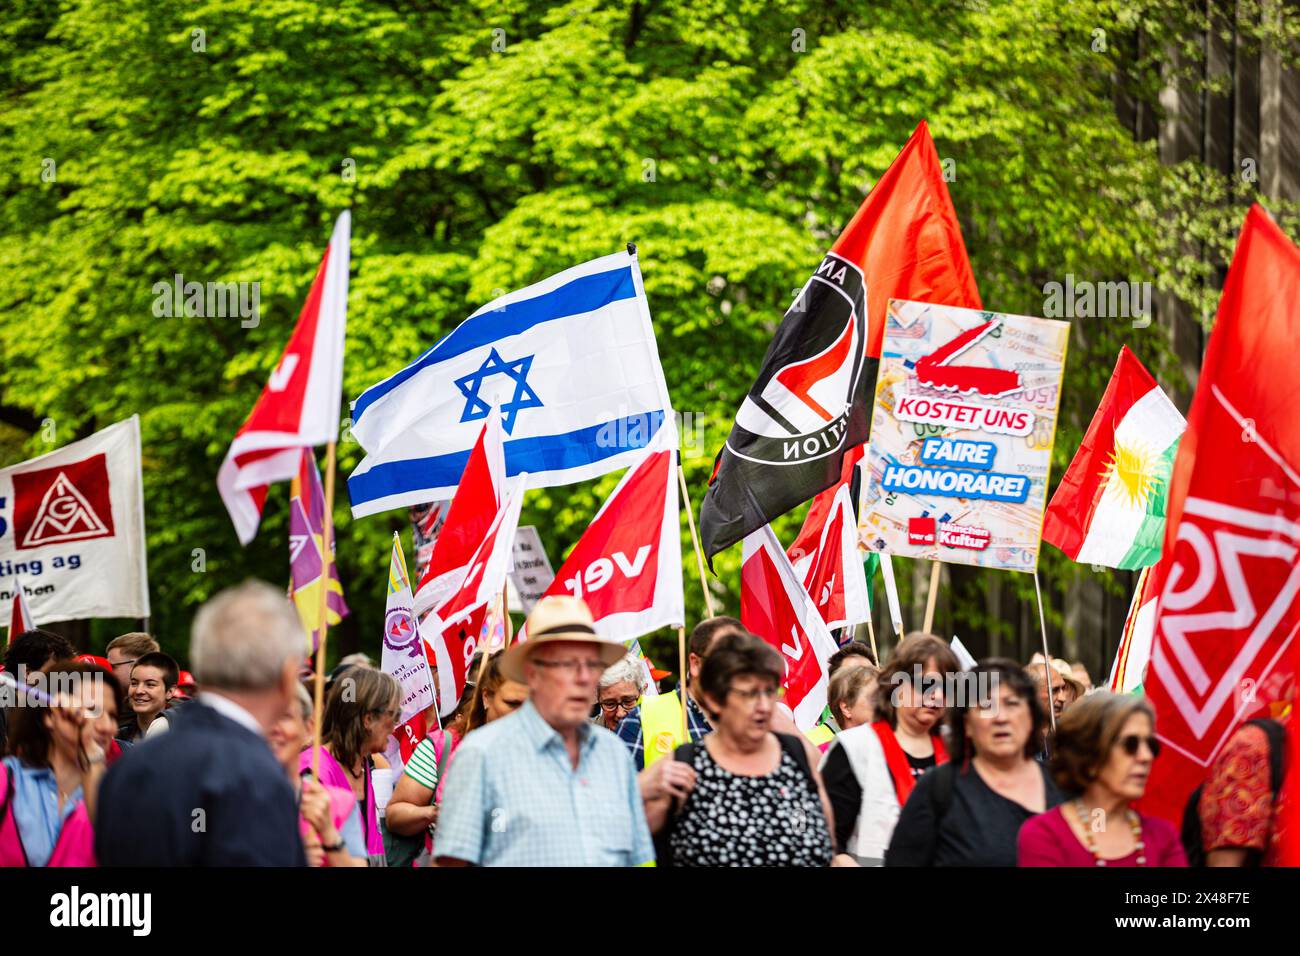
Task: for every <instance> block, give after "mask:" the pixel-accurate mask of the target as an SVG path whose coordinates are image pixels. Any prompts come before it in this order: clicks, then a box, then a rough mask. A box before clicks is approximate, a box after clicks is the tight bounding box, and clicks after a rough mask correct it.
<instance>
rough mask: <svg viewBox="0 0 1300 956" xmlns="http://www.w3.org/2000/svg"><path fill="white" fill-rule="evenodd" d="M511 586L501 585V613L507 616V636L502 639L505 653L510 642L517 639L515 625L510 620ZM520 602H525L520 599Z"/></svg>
mask: <svg viewBox="0 0 1300 956" xmlns="http://www.w3.org/2000/svg"><path fill="white" fill-rule="evenodd" d="M509 594H510V585H509V584H503V585H501V613H502V614H503V615H504V616H505V634H504V636H503V637H502V638H501V649H502V650H503V651H504V650H505V649H506V648H507V647H509V646H510V642H511V641H513V640H514V639H515V624H514V621H512V620H510V597H509ZM520 600H523V599H522V598H520Z"/></svg>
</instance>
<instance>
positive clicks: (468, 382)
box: [348, 252, 676, 518]
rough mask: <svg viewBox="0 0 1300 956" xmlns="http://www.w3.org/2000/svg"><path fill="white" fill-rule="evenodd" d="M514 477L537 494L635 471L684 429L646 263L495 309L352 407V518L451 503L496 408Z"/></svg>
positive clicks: (531, 293) (545, 289)
mask: <svg viewBox="0 0 1300 956" xmlns="http://www.w3.org/2000/svg"><path fill="white" fill-rule="evenodd" d="M494 407H495V408H498V409H500V412H501V422H502V426H503V429H504V432H505V460H506V474H507V475H511V476H512V475H517V474H521V473H524V472H527V474H528V479H527V481H528V487H530V488H545V487H551V486H554V485H565V484H570V483H571V482H575V481H583V480H585V479H588V478H594V477H596V476H598V475H603V474H606V473H607V472H611V471H616V470H617V469H619V468H625V467H627V466H629V465H630V464H632V463H633V461H634V460H635V459H636V457H637V452H638V450H639V449H642V448H644V447H645V446H646V445H647V444H649V442H650V439H651V438H652V437H653V436H654V435H655V433H656V432H657V431H658V430H659V429H660V428H661V427H664V421H665V419H667V421H668V426H667V427H669V428H674V429H675V428H676V423H675V421H674V420H673V414H672V405H671V403H670V401H669V398H668V386H667V385H666V384H665V382H664V373H663V369H662V368H661V367H660V365H659V352H658V350H657V348H656V347H655V337H654V330H653V329H652V328H651V324H650V308H649V306H648V304H647V302H646V297H645V287H644V285H643V284H642V282H641V269H640V266H639V264H638V262H637V258H636V255H635V254H629V253H624V252H620V253H616V254H615V255H612V256H605V257H603V258H600V259H593V260H592V261H590V262H585V263H583V264H582V265H579V266H574V267H573V268H572V269H566V270H565V271H564V272H561V273H558V274H557V275H553V276H551V277H550V278H549V279H544V280H543V281H541V282H538V283H537V284H536V285H531V286H528V287H527V288H526V289H520V290H519V291H517V292H511V293H510V294H508V295H504V296H502V297H501V298H499V299H495V300H494V301H492V302H489V303H488V304H487V305H485V306H483V308H481V309H479V310H478V311H477V312H475V313H474V314H473V315H471V316H470V317H469V318H468V319H466V320H465V321H464V322H462V323H461V324H460V325H459V326H457V327H456V328H455V329H454V330H453V331H452V332H451V334H450V335H448V336H447V337H446V338H444V339H443V340H442V341H440V342H439V343H438V344H437V345H435V346H434V347H433V348H431V349H429V351H427V352H425V353H424V354H423V355H421V356H420V357H419V358H418V359H417V360H416V361H415V362H413V363H411V364H410V365H408V366H407V367H406V368H404V369H402V370H401V371H400V372H398V373H397V374H395V375H392V376H390V377H388V378H386V379H384V381H382V382H380V383H379V384H378V385H373V386H371V387H370V388H368V389H366V391H365V392H363V393H362V395H361V397H360V398H358V399H357V400H356V401H355V402H353V404H352V422H353V424H352V434H353V435H354V436H355V437H356V439H357V441H359V442H360V443H361V447H362V448H364V449H365V450H366V452H367V454H366V457H365V458H364V459H363V460H362V462H361V464H360V465H358V466H357V469H356V470H355V471H354V472H353V473H352V475H351V476H350V477H349V478H348V492H349V494H350V495H351V498H352V515H353V517H356V518H360V517H363V516H365V515H371V514H377V513H378V512H381V511H387V510H389V509H391V508H400V507H406V506H409V505H414V504H423V503H424V502H429V501H440V500H443V499H445V498H450V497H451V496H452V494H453V492H454V491H455V490H456V484H457V483H458V482H459V481H460V475H461V472H462V471H463V470H464V468H465V462H466V461H467V460H468V458H469V453H470V449H471V448H472V447H473V446H474V442H475V441H476V440H477V438H478V434H479V432H480V431H481V430H482V428H483V422H484V420H485V419H486V418H487V416H488V412H489V411H490V410H491V409H492V408H494Z"/></svg>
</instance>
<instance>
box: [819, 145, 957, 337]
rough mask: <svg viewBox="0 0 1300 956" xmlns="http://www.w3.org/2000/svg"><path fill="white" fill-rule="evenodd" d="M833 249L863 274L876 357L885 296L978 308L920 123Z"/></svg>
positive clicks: (936, 165) (933, 157)
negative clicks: (857, 265) (858, 267)
mask: <svg viewBox="0 0 1300 956" xmlns="http://www.w3.org/2000/svg"><path fill="white" fill-rule="evenodd" d="M831 252H833V253H835V254H836V255H839V256H842V257H844V258H845V259H848V260H849V261H851V262H858V263H861V264H862V271H863V273H864V274H865V275H866V277H867V354H868V355H869V356H871V357H872V358H880V343H881V341H882V340H883V338H884V336H885V309H886V307H887V306H888V305H889V300H890V299H912V300H914V301H917V302H930V303H933V304H935V305H957V306H961V307H963V308H967V309H978V308H981V306H980V293H979V289H978V288H977V287H976V285H975V274H974V273H973V272H972V271H971V267H970V260H969V259H968V258H967V257H966V245H965V243H963V242H962V238H961V226H960V225H959V224H958V222H957V211H956V210H955V209H953V206H952V197H951V196H949V195H948V185H947V183H946V182H945V181H944V178H943V168H942V166H941V164H940V162H939V154H938V152H937V151H936V150H935V148H934V140H933V139H931V138H930V127H929V126H928V125H927V124H926V122H925V120H921V122H920V123H918V124H917V127H916V130H915V131H914V132H913V133H912V135H911V138H909V139H908V141H907V145H905V146H904V147H903V149H902V151H901V152H900V153H899V154H898V156H897V157H895V159H894V161H893V162H892V163H890V164H889V168H888V169H886V170H885V174H884V175H883V176H881V177H880V179H879V180H877V181H876V185H875V186H873V187H872V188H871V193H870V194H869V195H868V196H867V198H866V201H865V202H863V204H862V206H861V207H860V208H859V209H858V211H857V214H856V215H854V217H853V219H852V220H850V221H849V224H848V225H847V226H845V227H844V231H843V232H841V233H840V236H839V238H838V239H837V240H836V241H835V245H833V246H832V247H831Z"/></svg>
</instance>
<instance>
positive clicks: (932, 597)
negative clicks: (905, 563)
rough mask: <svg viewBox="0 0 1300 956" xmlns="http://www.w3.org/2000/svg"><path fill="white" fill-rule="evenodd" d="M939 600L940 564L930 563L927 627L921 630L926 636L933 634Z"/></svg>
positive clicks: (926, 607) (926, 614)
mask: <svg viewBox="0 0 1300 956" xmlns="http://www.w3.org/2000/svg"><path fill="white" fill-rule="evenodd" d="M938 598H939V562H938V561H931V562H930V593H929V594H927V595H926V596H925V626H924V627H922V628H921V630H923V631H924V632H925V633H926V634H929V633H931V631H930V628H931V627H932V626H933V625H934V605H935V602H936V601H937V600H938Z"/></svg>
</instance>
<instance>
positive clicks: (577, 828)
mask: <svg viewBox="0 0 1300 956" xmlns="http://www.w3.org/2000/svg"><path fill="white" fill-rule="evenodd" d="M624 653H626V652H625V650H624V648H623V645H622V644H618V643H615V642H613V641H606V640H602V639H601V638H600V637H599V636H598V635H597V634H596V629H595V627H594V626H593V622H592V617H591V612H590V611H589V610H588V609H587V605H586V604H585V603H584V602H583V601H582V600H580V599H578V598H575V597H570V596H568V595H554V596H551V597H547V598H544V599H542V600H541V601H539V602H538V603H537V605H536V607H534V608H533V612H532V614H530V615H529V616H528V640H527V641H525V642H524V643H522V644H516V645H514V646H513V647H510V648H509V649H507V650H506V651H505V652H504V655H503V657H502V658H501V673H502V674H503V675H505V676H506V677H507V678H509V679H510V680H515V681H520V682H521V683H525V684H527V685H528V688H529V690H530V692H531V693H530V697H529V700H528V702H527V703H525V704H524V705H523V706H522V707H520V708H519V709H518V710H517V711H515V712H514V713H513V714H509V715H508V716H505V717H502V718H500V719H499V720H495V721H493V722H492V723H490V724H487V725H486V726H483V727H480V728H479V729H477V730H475V731H474V732H473V733H471V734H469V735H467V736H466V737H465V740H464V741H463V742H462V743H461V744H460V746H459V747H458V748H457V749H456V756H455V758H454V759H453V760H452V762H451V764H450V766H449V767H448V769H447V783H446V788H447V789H446V792H445V793H444V794H443V797H442V803H441V809H440V810H439V815H438V830H437V833H436V835H435V837H434V847H433V850H434V856H435V858H436V860H437V863H438V865H439V866H465V865H476V866H637V865H641V864H645V863H649V862H651V861H653V860H654V846H653V844H652V842H651V839H650V830H649V828H648V827H647V826H646V820H645V811H644V809H643V807H642V801H641V793H640V790H639V789H638V787H637V780H636V768H635V767H634V766H633V765H632V758H631V756H630V755H629V754H628V752H627V749H626V748H625V747H624V746H623V745H622V744H621V743H620V742H619V740H618V738H617V737H615V736H614V735H613V734H612V733H610V732H609V731H608V730H606V729H605V728H603V727H597V726H596V725H594V724H592V723H590V722H589V721H588V719H587V715H588V714H589V713H590V712H591V707H592V702H593V701H594V700H595V699H596V683H597V681H598V680H599V679H600V676H601V674H603V673H604V671H605V668H606V667H608V666H609V665H611V664H613V663H614V662H616V661H618V660H619V659H620V658H621V657H622V656H623V655H624Z"/></svg>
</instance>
